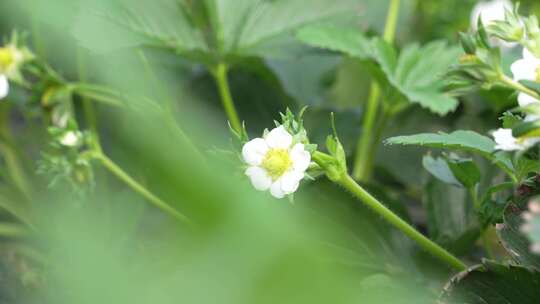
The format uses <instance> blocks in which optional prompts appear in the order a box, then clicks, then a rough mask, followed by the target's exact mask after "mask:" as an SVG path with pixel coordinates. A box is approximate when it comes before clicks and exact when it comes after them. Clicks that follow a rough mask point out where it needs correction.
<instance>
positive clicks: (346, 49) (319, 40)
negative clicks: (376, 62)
mask: <svg viewBox="0 0 540 304" xmlns="http://www.w3.org/2000/svg"><path fill="white" fill-rule="evenodd" d="M296 37H297V38H298V39H299V40H300V41H302V42H304V43H306V44H308V45H311V46H314V47H318V48H322V49H328V50H331V51H337V52H341V53H345V54H347V55H349V56H352V57H357V58H361V59H364V58H368V57H370V56H371V46H370V42H369V40H368V39H367V38H366V37H365V36H364V34H363V33H362V32H361V31H360V30H358V29H354V28H350V27H346V28H344V27H339V26H335V25H333V24H316V25H312V26H307V27H304V28H302V29H300V30H299V31H298V32H297V33H296Z"/></svg>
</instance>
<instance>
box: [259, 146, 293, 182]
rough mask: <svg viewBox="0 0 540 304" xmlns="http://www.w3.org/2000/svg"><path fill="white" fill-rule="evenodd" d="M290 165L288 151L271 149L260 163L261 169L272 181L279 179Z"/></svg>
mask: <svg viewBox="0 0 540 304" xmlns="http://www.w3.org/2000/svg"><path fill="white" fill-rule="evenodd" d="M291 165H292V160H291V158H290V156H289V151H287V150H285V149H271V150H270V151H268V152H267V153H266V156H265V157H264V159H263V161H262V167H263V168H264V169H265V170H266V172H267V173H268V175H269V176H270V177H271V178H272V180H277V179H278V178H280V177H281V176H282V175H283V174H284V173H285V172H287V170H289V168H290V167H291Z"/></svg>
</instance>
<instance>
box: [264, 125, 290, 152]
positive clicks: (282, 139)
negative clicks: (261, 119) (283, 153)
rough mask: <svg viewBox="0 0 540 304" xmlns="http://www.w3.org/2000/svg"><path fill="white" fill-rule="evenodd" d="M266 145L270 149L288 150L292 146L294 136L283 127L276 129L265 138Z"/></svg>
mask: <svg viewBox="0 0 540 304" xmlns="http://www.w3.org/2000/svg"><path fill="white" fill-rule="evenodd" d="M265 140H266V144H267V145H268V146H269V147H270V148H281V149H287V148H289V146H290V145H291V144H292V140H293V138H292V135H291V134H289V132H287V130H285V128H284V127H283V126H279V127H277V128H274V129H273V130H272V131H270V133H268V135H266V137H265Z"/></svg>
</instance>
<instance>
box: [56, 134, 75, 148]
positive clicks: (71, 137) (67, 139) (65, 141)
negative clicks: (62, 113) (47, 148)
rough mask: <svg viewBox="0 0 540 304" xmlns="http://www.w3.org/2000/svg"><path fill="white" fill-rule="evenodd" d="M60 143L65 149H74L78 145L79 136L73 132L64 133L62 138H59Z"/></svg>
mask: <svg viewBox="0 0 540 304" xmlns="http://www.w3.org/2000/svg"><path fill="white" fill-rule="evenodd" d="M60 143H61V144H62V145H64V146H67V147H74V146H76V145H77V144H78V143H79V134H77V132H75V131H69V132H66V133H65V134H64V135H63V136H62V138H60Z"/></svg>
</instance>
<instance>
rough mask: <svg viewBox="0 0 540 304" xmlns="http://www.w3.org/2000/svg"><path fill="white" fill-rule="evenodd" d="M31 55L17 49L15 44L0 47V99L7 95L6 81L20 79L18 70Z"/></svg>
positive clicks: (7, 85)
mask: <svg viewBox="0 0 540 304" xmlns="http://www.w3.org/2000/svg"><path fill="white" fill-rule="evenodd" d="M30 57H31V54H30V53H29V52H27V53H25V52H24V51H23V50H20V49H18V48H17V47H16V46H15V44H8V45H7V46H5V47H0V99H3V98H5V97H6V96H7V95H8V94H9V81H8V79H13V78H20V77H19V68H20V66H21V65H22V64H23V63H24V62H25V61H26V60H28V59H29V58H30Z"/></svg>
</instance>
